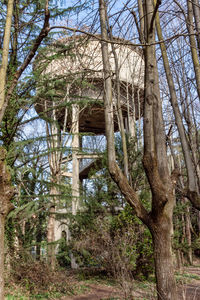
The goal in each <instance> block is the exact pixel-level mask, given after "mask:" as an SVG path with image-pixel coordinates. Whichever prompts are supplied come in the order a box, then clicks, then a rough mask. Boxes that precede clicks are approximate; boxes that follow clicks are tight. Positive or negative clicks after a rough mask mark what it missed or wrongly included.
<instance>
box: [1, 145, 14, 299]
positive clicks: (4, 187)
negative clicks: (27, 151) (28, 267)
mask: <svg viewBox="0 0 200 300" xmlns="http://www.w3.org/2000/svg"><path fill="white" fill-rule="evenodd" d="M5 158H6V151H5V150H4V149H3V148H2V147H0V300H3V299H4V227H5V219H6V217H7V215H8V213H9V212H10V211H11V210H12V209H13V205H12V204H11V202H10V200H11V198H12V196H13V194H14V189H13V187H12V186H11V176H10V173H9V171H8V169H7V166H6V162H5Z"/></svg>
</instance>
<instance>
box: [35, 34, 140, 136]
mask: <svg viewBox="0 0 200 300" xmlns="http://www.w3.org/2000/svg"><path fill="white" fill-rule="evenodd" d="M97 38H99V36H97ZM115 41H116V44H115V46H114V47H115V52H116V54H117V57H118V66H119V85H120V101H121V106H122V111H123V116H124V117H126V116H127V115H128V114H129V115H131V114H132V115H135V118H136V119H137V118H138V116H139V115H141V114H142V107H143V105H142V102H143V80H144V60H143V58H142V54H141V52H140V50H138V49H136V48H135V47H133V46H131V45H128V46H127V45H125V43H126V41H125V40H123V39H115ZM117 43H120V44H117ZM51 48H52V49H48V51H47V54H46V57H44V56H43V57H42V59H41V61H40V63H39V67H42V68H43V71H42V74H43V84H42V86H40V87H38V92H37V94H38V99H37V103H36V105H35V107H36V111H37V112H38V113H44V112H46V115H47V116H48V117H51V114H52V108H53V107H54V109H55V110H56V116H57V119H58V121H59V122H60V124H61V125H62V124H63V122H64V118H65V111H66V109H65V108H66V107H68V115H67V130H70V129H71V126H72V116H71V111H72V110H71V104H73V103H78V104H79V106H80V113H79V131H80V132H91V133H94V134H103V133H104V132H105V118H104V108H103V90H104V86H103V82H104V74H103V64H102V54H101V43H100V41H99V40H95V38H88V37H85V36H82V35H80V36H76V37H70V38H66V39H63V40H61V41H58V43H55V44H54V45H52V46H51ZM109 52H110V68H111V71H112V74H111V76H112V82H113V109H114V115H115V121H116V122H115V130H118V125H117V105H116V97H117V95H116V90H117V87H116V85H117V83H116V71H115V61H114V55H113V52H112V49H111V45H110V44H109ZM44 115H45V114H44Z"/></svg>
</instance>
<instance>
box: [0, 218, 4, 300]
mask: <svg viewBox="0 0 200 300" xmlns="http://www.w3.org/2000/svg"><path fill="white" fill-rule="evenodd" d="M4 226H5V216H4V215H3V214H0V300H3V299H4Z"/></svg>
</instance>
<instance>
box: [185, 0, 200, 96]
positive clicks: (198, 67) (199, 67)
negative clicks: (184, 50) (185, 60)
mask: <svg viewBox="0 0 200 300" xmlns="http://www.w3.org/2000/svg"><path fill="white" fill-rule="evenodd" d="M187 10H188V11H187V14H188V16H187V17H188V20H187V21H188V22H187V28H188V32H189V38H190V48H191V54H192V61H193V66H194V73H195V80H196V85H197V93H198V96H199V100H200V63H199V58H198V53H197V47H196V41H195V35H194V33H195V32H194V26H193V9H192V1H191V0H187Z"/></svg>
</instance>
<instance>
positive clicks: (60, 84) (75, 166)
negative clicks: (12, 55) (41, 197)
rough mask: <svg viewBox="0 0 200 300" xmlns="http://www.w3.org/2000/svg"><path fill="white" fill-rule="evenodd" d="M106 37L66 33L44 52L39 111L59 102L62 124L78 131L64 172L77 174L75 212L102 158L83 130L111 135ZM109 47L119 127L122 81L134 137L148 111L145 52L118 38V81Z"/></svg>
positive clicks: (123, 103)
mask: <svg viewBox="0 0 200 300" xmlns="http://www.w3.org/2000/svg"><path fill="white" fill-rule="evenodd" d="M100 39H101V38H100V36H99V35H96V36H92V37H90V36H83V35H78V36H71V37H67V38H63V39H62V40H59V41H58V42H56V43H55V44H52V45H51V46H50V47H49V49H48V50H47V53H46V56H41V63H40V65H41V66H42V69H43V71H42V73H43V75H44V77H45V76H46V81H45V80H44V84H43V86H42V87H40V88H39V89H38V90H39V95H38V101H37V104H36V106H35V107H36V110H37V112H38V113H43V112H45V111H46V112H47V113H46V114H47V115H48V111H51V109H52V107H53V106H54V107H56V119H57V121H58V122H59V123H60V124H61V127H62V128H64V129H65V130H67V131H68V132H70V133H71V134H72V149H73V151H72V172H71V173H69V172H68V173H67V172H66V173H65V174H63V175H66V176H71V177H72V198H73V199H74V200H73V201H72V213H73V214H76V211H77V209H78V201H77V199H78V198H79V181H80V179H83V178H87V175H88V172H89V170H90V168H91V166H92V165H93V164H94V159H96V158H97V156H96V154H95V153H93V154H91V153H84V154H83V153H80V151H79V149H80V139H79V137H80V133H81V134H84V135H89V134H93V135H103V134H105V117H104V107H103V93H104V73H103V63H102V53H101V42H100ZM108 48H109V54H110V68H111V71H112V75H111V76H112V78H111V79H112V82H113V109H114V111H113V113H114V118H115V124H114V127H115V128H114V129H115V131H118V130H119V127H118V111H117V104H116V101H117V100H116V99H117V95H116V90H117V88H116V86H117V84H119V85H120V101H121V107H122V113H123V118H124V126H125V128H126V130H127V131H129V133H130V135H132V136H133V135H134V123H135V119H138V118H139V116H141V114H142V100H143V90H144V87H143V85H144V60H143V58H142V51H141V49H139V48H136V47H134V46H132V45H131V43H130V42H127V41H126V40H124V39H119V38H114V49H115V54H116V56H117V60H118V72H119V73H118V74H119V82H118V83H117V82H116V67H115V59H114V53H113V51H112V46H111V44H109V45H108ZM45 86H46V87H45ZM45 89H48V90H49V91H51V93H50V95H49V97H47V96H46V95H48V93H43V91H44V90H45ZM43 95H45V96H43ZM66 107H67V116H66ZM84 158H91V159H93V160H92V161H91V163H90V164H89V165H87V166H86V167H85V168H82V169H81V170H80V168H79V161H80V160H83V159H84ZM59 234H60V233H59ZM57 236H58V235H57Z"/></svg>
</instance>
